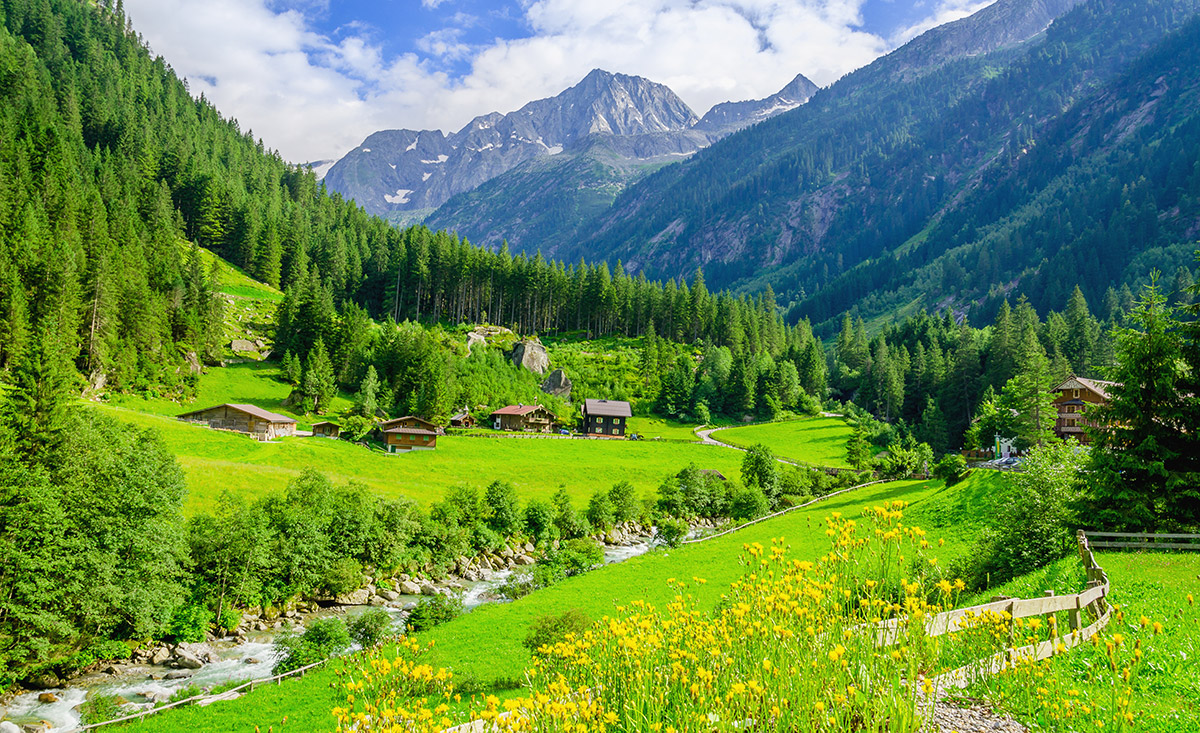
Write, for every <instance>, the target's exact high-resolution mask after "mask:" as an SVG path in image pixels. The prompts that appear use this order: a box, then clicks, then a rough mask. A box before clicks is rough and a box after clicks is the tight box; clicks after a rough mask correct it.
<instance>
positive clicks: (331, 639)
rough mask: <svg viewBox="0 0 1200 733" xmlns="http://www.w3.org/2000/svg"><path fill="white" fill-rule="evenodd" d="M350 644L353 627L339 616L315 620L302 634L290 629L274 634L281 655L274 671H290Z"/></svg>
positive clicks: (334, 652) (338, 651)
mask: <svg viewBox="0 0 1200 733" xmlns="http://www.w3.org/2000/svg"><path fill="white" fill-rule="evenodd" d="M349 648H350V631H349V630H348V629H347V628H346V623H345V622H344V621H342V620H341V619H340V618H322V619H317V620H315V621H313V622H312V623H311V624H309V626H308V630H307V631H305V632H304V633H303V634H297V633H296V632H294V631H292V630H290V629H288V630H285V631H284V632H283V633H282V634H280V635H279V636H277V637H276V638H275V651H276V652H277V653H278V654H279V655H280V657H279V661H278V662H276V663H275V669H274V672H275V674H281V673H283V672H290V671H291V670H293V669H299V668H300V667H304V666H306V665H309V664H313V663H314V662H319V661H321V660H322V659H328V658H330V657H333V656H336V655H338V654H341V653H342V652H344V651H346V650H347V649H349Z"/></svg>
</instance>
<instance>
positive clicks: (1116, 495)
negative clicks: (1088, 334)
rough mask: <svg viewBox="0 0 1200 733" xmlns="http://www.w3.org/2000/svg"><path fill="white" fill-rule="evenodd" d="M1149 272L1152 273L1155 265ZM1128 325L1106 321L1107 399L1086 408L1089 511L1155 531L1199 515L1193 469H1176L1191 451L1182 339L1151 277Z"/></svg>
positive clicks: (1100, 522)
mask: <svg viewBox="0 0 1200 733" xmlns="http://www.w3.org/2000/svg"><path fill="white" fill-rule="evenodd" d="M1156 274H1157V273H1156ZM1129 319H1130V322H1131V327H1129V328H1119V329H1114V332H1113V334H1112V338H1113V340H1114V341H1115V342H1116V351H1117V365H1116V368H1115V369H1114V370H1113V373H1112V377H1113V379H1114V380H1115V381H1116V382H1118V384H1114V385H1112V386H1110V387H1108V393H1109V401H1108V403H1107V404H1104V405H1101V406H1099V407H1097V408H1095V409H1093V410H1092V411H1090V412H1089V413H1088V419H1089V422H1093V423H1095V427H1093V428H1089V429H1088V433H1089V435H1090V436H1091V438H1092V442H1093V447H1092V462H1091V465H1092V480H1091V481H1090V482H1089V483H1090V488H1091V497H1090V505H1091V507H1090V508H1091V510H1092V511H1091V513H1090V514H1088V516H1090V517H1092V518H1093V520H1094V523H1095V525H1096V526H1099V527H1103V528H1106V529H1116V530H1129V531H1143V532H1144V531H1155V530H1166V529H1172V528H1186V527H1189V526H1194V525H1195V523H1196V522H1197V521H1198V520H1200V492H1198V490H1197V485H1196V481H1195V479H1196V474H1195V473H1189V472H1187V471H1183V470H1179V469H1180V468H1182V467H1184V466H1186V465H1187V462H1188V460H1189V459H1190V460H1191V461H1193V462H1194V458H1190V457H1187V456H1185V455H1184V454H1183V453H1182V452H1183V451H1187V450H1189V449H1190V448H1192V447H1194V445H1195V438H1194V437H1192V435H1191V434H1194V433H1195V431H1196V423H1195V422H1191V423H1190V424H1189V422H1188V420H1189V405H1188V400H1189V399H1194V395H1186V394H1183V393H1182V392H1181V386H1183V385H1184V384H1185V383H1186V381H1185V378H1186V376H1187V372H1186V366H1185V364H1184V361H1183V358H1182V357H1183V354H1184V349H1183V346H1184V344H1183V339H1182V337H1181V333H1180V324H1179V322H1178V321H1177V320H1176V319H1175V315H1174V309H1173V308H1172V307H1171V306H1170V305H1168V304H1167V297H1166V296H1165V295H1164V294H1163V293H1162V292H1161V290H1160V289H1159V287H1158V283H1157V279H1156V277H1152V280H1151V284H1150V285H1149V286H1147V287H1146V290H1145V292H1144V293H1143V295H1142V297H1141V299H1140V300H1138V301H1137V302H1136V303H1135V304H1134V307H1133V308H1132V310H1131V312H1130V313H1129Z"/></svg>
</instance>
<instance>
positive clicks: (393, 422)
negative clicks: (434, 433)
mask: <svg viewBox="0 0 1200 733" xmlns="http://www.w3.org/2000/svg"><path fill="white" fill-rule="evenodd" d="M405 420H416V421H417V422H419V423H421V424H422V425H428V426H429V427H431V428H436V427H437V425H435V424H434V423H432V422H430V421H428V420H426V419H425V418H423V417H417V416H416V415H405V416H404V417H393V418H392V419H391V420H384V421H383V422H381V423H379V427H381V428H383V431H384V432H385V433H386V432H388V428H389V427H390V426H392V425H396V424H397V423H401V422H404V421H405Z"/></svg>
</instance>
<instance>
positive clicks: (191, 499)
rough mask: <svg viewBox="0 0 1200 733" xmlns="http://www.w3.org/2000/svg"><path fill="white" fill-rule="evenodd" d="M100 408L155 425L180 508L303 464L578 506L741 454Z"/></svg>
mask: <svg viewBox="0 0 1200 733" xmlns="http://www.w3.org/2000/svg"><path fill="white" fill-rule="evenodd" d="M226 401H233V400H226ZM239 401H250V400H246V399H245V398H244V397H243V398H241V399H240V400H239ZM98 409H101V410H104V411H105V412H108V413H109V414H111V415H113V416H114V417H117V418H118V419H120V420H124V421H126V422H129V423H133V424H135V425H139V426H145V427H153V428H155V429H157V430H158V431H159V433H160V434H161V435H162V438H163V440H164V441H165V443H166V445H167V447H168V448H169V449H170V450H171V451H172V452H173V453H175V455H176V456H177V457H178V459H179V463H180V464H181V465H182V466H183V469H184V472H185V473H186V474H187V479H188V497H187V501H186V505H185V512H187V513H193V512H195V511H197V510H198V509H200V508H201V507H203V506H205V505H206V504H208V503H209V502H211V501H212V500H213V499H215V498H216V497H217V496H219V495H220V493H221V492H222V491H224V490H227V489H228V490H230V491H234V492H236V493H238V494H241V495H242V496H245V497H247V498H251V499H252V498H256V497H259V496H263V495H265V494H267V493H270V492H272V491H277V490H279V489H282V488H284V487H285V486H286V485H287V483H288V482H289V481H291V480H292V479H293V478H295V477H296V476H298V475H300V473H301V472H302V471H304V469H306V468H310V467H311V468H315V469H317V470H319V471H321V472H322V473H324V474H326V475H327V476H329V478H330V479H331V480H333V481H334V482H337V483H344V482H349V481H357V482H358V483H361V484H364V485H366V486H368V487H370V488H371V489H372V490H373V491H375V492H377V493H378V494H379V495H380V496H385V497H401V496H404V497H408V498H410V499H414V500H416V501H418V502H420V503H422V504H429V503H431V502H434V501H437V500H439V499H440V498H441V497H442V496H443V495H444V493H445V492H446V490H447V489H449V488H451V487H453V486H456V485H458V484H460V483H467V484H472V485H475V486H480V487H482V486H485V485H487V484H489V483H491V482H492V481H494V480H497V479H499V480H502V481H509V482H512V484H513V485H514V486H515V487H516V488H517V491H518V493H519V494H520V495H521V497H522V498H523V499H526V500H528V499H531V498H541V499H549V498H550V497H551V496H552V495H553V494H554V493H555V492H557V491H558V490H559V489H560V488H565V489H566V490H567V491H568V492H569V493H570V494H571V495H572V497H573V498H574V499H575V503H576V504H577V505H579V506H582V505H583V504H585V503H586V502H587V499H588V497H590V496H591V495H592V493H593V492H594V491H595V490H596V489H600V488H603V489H608V488H609V487H611V486H612V485H613V484H615V483H617V482H619V481H629V482H630V483H632V484H633V485H634V487H636V488H637V489H638V491H639V492H641V493H643V494H649V493H651V492H652V491H653V490H654V489H656V488H657V487H658V485H659V484H660V483H662V481H663V479H664V478H665V477H667V476H668V475H670V474H672V473H676V472H678V471H680V470H681V469H683V468H686V467H687V466H688V465H689V464H692V463H694V464H696V465H697V466H698V467H700V468H712V469H716V470H718V471H720V472H721V473H724V474H725V475H727V476H738V475H740V470H741V461H742V455H741V453H738V452H737V451H731V450H727V449H722V448H718V447H715V446H710V445H700V444H687V443H675V442H666V441H652V440H643V441H630V440H555V439H544V438H487V437H467V436H444V437H441V438H438V443H437V449H436V450H432V451H413V452H411V453H396V454H388V453H384V452H382V451H380V450H371V449H367V448H363V447H361V446H358V445H354V444H352V443H349V442H347V441H342V440H331V439H328V438H305V437H295V438H284V439H282V440H280V441H278V442H273V443H261V442H259V441H256V440H253V439H252V438H250V437H248V436H245V435H240V434H237V433H229V432H224V431H216V430H209V429H208V428H205V427H202V426H198V425H191V424H187V423H183V422H180V421H178V420H176V419H174V418H172V417H167V416H164V415H156V414H151V413H146V412H138V411H134V410H131V409H128V408H121V407H115V406H101V407H99V408H98ZM268 409H270V408H268Z"/></svg>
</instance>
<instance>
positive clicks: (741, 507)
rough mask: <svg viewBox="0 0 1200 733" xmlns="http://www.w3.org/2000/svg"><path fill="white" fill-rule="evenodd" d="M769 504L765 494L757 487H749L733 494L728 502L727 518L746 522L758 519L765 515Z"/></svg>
mask: <svg viewBox="0 0 1200 733" xmlns="http://www.w3.org/2000/svg"><path fill="white" fill-rule="evenodd" d="M769 507H770V502H769V501H767V497H766V494H764V493H763V491H762V489H760V488H758V486H757V485H750V486H746V487H743V488H740V489H737V490H735V491H734V492H733V498H732V499H731V501H730V502H729V516H731V517H733V518H734V519H740V520H746V519H754V518H755V517H760V516H762V515H763V514H766V513H767V509H768V508H769Z"/></svg>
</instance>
